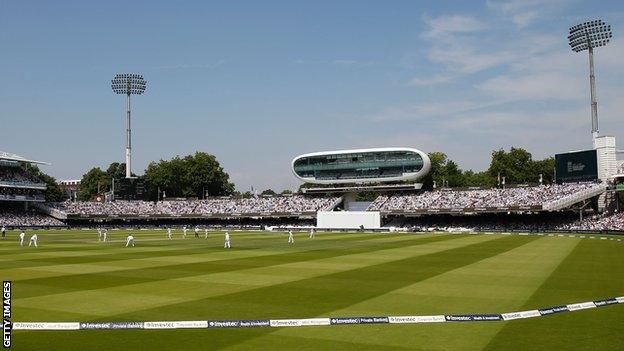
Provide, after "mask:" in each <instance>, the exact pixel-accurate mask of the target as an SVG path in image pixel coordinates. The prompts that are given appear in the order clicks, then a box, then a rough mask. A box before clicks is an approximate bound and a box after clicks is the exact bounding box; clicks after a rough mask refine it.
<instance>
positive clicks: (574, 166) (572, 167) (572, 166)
mask: <svg viewBox="0 0 624 351" xmlns="http://www.w3.org/2000/svg"><path fill="white" fill-rule="evenodd" d="M584 169H585V165H584V164H582V163H574V162H570V161H568V172H582V171H583V170H584Z"/></svg>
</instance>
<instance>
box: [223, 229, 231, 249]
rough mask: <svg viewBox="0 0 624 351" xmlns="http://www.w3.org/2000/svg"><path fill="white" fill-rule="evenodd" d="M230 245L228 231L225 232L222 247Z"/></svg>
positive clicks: (226, 247)
mask: <svg viewBox="0 0 624 351" xmlns="http://www.w3.org/2000/svg"><path fill="white" fill-rule="evenodd" d="M231 247H232V245H231V243H230V233H228V232H225V243H224V244H223V248H224V249H229V248H231Z"/></svg>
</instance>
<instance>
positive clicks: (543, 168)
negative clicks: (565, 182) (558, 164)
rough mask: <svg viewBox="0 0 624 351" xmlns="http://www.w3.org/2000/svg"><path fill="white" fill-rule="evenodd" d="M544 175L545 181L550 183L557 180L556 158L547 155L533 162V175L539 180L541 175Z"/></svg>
mask: <svg viewBox="0 0 624 351" xmlns="http://www.w3.org/2000/svg"><path fill="white" fill-rule="evenodd" d="M540 174H541V175H542V178H543V183H544V184H549V183H553V182H554V181H555V179H554V177H555V158H554V157H547V158H545V159H543V160H540V161H535V162H534V163H533V176H534V177H536V179H535V180H532V181H536V182H537V181H539V175H540Z"/></svg>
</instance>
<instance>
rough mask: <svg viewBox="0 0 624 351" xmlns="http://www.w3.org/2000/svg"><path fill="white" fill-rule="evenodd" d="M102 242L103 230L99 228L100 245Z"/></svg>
mask: <svg viewBox="0 0 624 351" xmlns="http://www.w3.org/2000/svg"><path fill="white" fill-rule="evenodd" d="M100 241H102V228H98V243H99V242H100Z"/></svg>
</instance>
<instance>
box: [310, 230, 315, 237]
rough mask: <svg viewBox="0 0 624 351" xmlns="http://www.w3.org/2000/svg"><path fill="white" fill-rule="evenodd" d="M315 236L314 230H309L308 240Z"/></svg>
mask: <svg viewBox="0 0 624 351" xmlns="http://www.w3.org/2000/svg"><path fill="white" fill-rule="evenodd" d="M315 236H316V233H315V231H314V228H312V229H310V239H314V237H315Z"/></svg>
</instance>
